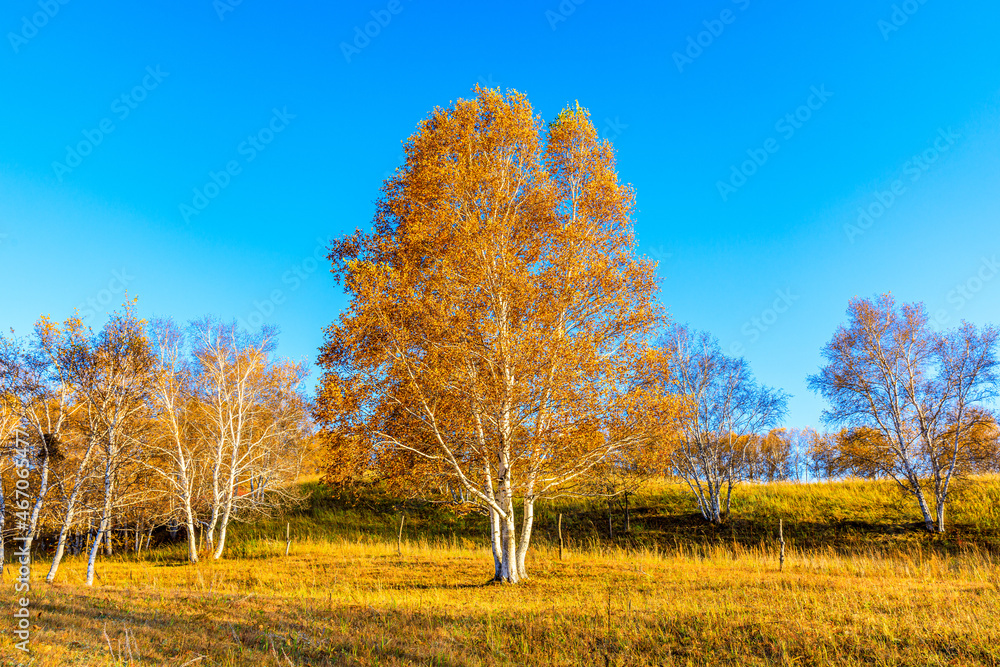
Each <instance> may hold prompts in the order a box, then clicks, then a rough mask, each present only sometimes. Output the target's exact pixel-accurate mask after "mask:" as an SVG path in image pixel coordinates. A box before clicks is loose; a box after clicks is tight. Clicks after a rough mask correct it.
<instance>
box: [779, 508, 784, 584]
mask: <svg viewBox="0 0 1000 667" xmlns="http://www.w3.org/2000/svg"><path fill="white" fill-rule="evenodd" d="M778 542H780V543H781V555H780V556H779V557H778V572H781V571H782V570H784V569H785V529H784V521H783V520H782V519H778Z"/></svg>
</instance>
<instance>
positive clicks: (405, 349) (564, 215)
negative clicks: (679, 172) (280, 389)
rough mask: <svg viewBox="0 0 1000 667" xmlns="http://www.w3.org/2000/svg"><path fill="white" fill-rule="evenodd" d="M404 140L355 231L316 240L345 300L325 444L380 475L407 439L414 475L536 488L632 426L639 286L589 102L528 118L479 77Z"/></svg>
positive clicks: (653, 316) (329, 361)
mask: <svg viewBox="0 0 1000 667" xmlns="http://www.w3.org/2000/svg"><path fill="white" fill-rule="evenodd" d="M405 153H406V163H405V164H404V165H403V166H402V168H400V169H399V170H397V171H396V173H395V174H394V175H393V176H392V177H391V178H390V179H388V180H387V181H386V182H385V184H384V185H383V188H382V199H381V200H380V202H379V205H378V209H377V213H376V217H375V221H374V225H373V230H372V232H371V233H370V234H361V233H359V234H355V235H353V236H351V237H348V238H345V239H343V240H341V241H339V242H337V243H335V244H334V245H333V247H332V249H331V260H332V261H333V262H334V272H335V273H336V274H337V275H338V276H340V277H341V278H342V280H343V284H344V287H345V289H346V290H347V292H348V295H349V296H350V298H351V304H350V307H349V309H348V310H347V311H346V313H345V314H344V315H343V316H342V317H341V318H340V320H339V321H338V322H336V323H334V324H333V325H331V326H330V327H329V328H328V330H327V339H326V344H325V345H324V347H323V350H322V354H321V357H320V364H321V365H322V366H323V367H324V369H325V370H326V375H325V376H324V381H323V385H324V386H323V389H322V390H321V395H320V399H319V401H318V403H319V405H318V406H317V415H319V416H320V417H321V419H322V420H323V421H324V423H325V424H326V425H327V428H328V429H329V430H330V431H331V439H332V440H333V441H339V440H340V439H342V438H356V439H357V440H354V441H352V442H367V449H368V451H369V452H371V462H372V464H373V465H376V466H378V465H380V463H379V462H380V461H381V462H383V463H385V464H386V465H390V466H391V467H392V469H393V470H394V472H395V473H399V472H405V470H401V469H400V468H399V465H398V464H399V461H400V460H401V459H400V454H399V453H400V452H406V456H405V457H404V459H405V460H406V461H407V462H408V467H407V468H406V470H411V471H412V470H415V471H418V473H419V474H420V475H428V474H430V475H451V476H452V477H455V478H458V479H464V480H466V481H463V484H466V483H468V484H476V485H479V488H480V489H483V488H485V487H483V486H482V485H484V484H486V482H484V481H483V480H484V475H485V476H486V477H488V478H489V479H492V480H494V481H496V480H498V479H503V481H504V483H512V484H513V485H514V487H515V488H517V489H520V490H521V492H523V491H524V490H525V489H534V490H535V491H532V492H533V493H534V492H539V491H538V489H539V485H538V484H536V482H537V481H538V480H540V479H542V478H543V477H544V478H545V479H546V480H547V481H546V484H551V488H553V489H554V488H555V487H556V486H558V484H559V483H561V482H562V481H564V480H566V479H569V478H574V477H576V476H577V475H580V474H582V473H584V472H585V471H586V470H587V469H589V467H591V466H593V465H594V464H595V463H596V462H597V461H599V460H601V459H602V458H603V457H606V456H607V455H608V454H609V453H610V452H612V451H614V450H616V449H618V448H620V447H622V446H624V445H623V443H624V442H626V441H628V442H633V441H635V440H636V438H638V437H640V435H642V437H646V436H645V431H646V430H648V429H646V427H645V424H640V421H641V420H638V419H636V418H635V417H634V416H635V415H637V414H639V413H640V412H641V413H643V414H645V412H646V410H647V408H646V406H645V405H642V406H640V405H639V401H640V399H641V398H642V397H644V396H646V394H644V393H643V392H642V391H641V390H640V388H639V376H638V373H637V371H638V366H639V360H640V358H641V355H642V353H643V350H644V349H645V348H646V347H647V345H646V342H647V339H648V337H649V335H650V333H651V332H652V331H653V330H654V328H655V327H656V325H657V324H658V323H659V320H660V318H661V313H660V311H659V308H658V306H657V305H656V303H655V300H654V294H655V291H656V282H655V278H654V274H653V266H652V264H650V263H648V262H646V261H643V260H639V259H637V258H636V257H635V256H634V255H633V251H634V246H635V242H634V237H633V232H632V218H631V216H632V212H633V209H634V195H633V192H632V189H631V187H630V186H628V185H626V184H621V183H619V181H618V175H617V173H616V172H615V165H614V154H613V150H612V148H611V146H610V144H608V143H607V142H602V141H600V140H599V139H598V136H597V132H596V129H595V128H594V126H593V124H592V123H591V122H590V119H589V116H588V114H587V113H586V111H585V110H583V109H580V108H579V107H577V108H576V109H573V110H567V111H564V112H563V113H562V114H560V116H559V117H558V118H557V119H556V120H555V121H554V122H553V123H551V124H550V125H549V126H548V127H547V128H545V127H544V126H543V125H542V123H541V122H540V120H539V119H538V118H537V117H536V116H535V115H534V111H533V110H532V108H531V106H530V104H529V103H528V101H527V99H526V98H525V97H524V96H523V95H521V94H519V93H516V92H511V93H508V94H506V95H504V94H501V93H500V92H498V91H493V90H483V89H477V90H476V97H475V98H473V99H468V100H459V101H458V102H456V103H455V104H453V105H452V106H450V107H449V108H447V109H437V110H435V111H434V113H433V114H431V116H430V117H429V118H428V119H427V120H425V121H424V122H423V123H422V124H421V125H420V127H419V128H418V131H417V132H416V133H415V134H414V135H413V136H412V137H411V138H410V140H409V141H408V143H407V145H406V149H405ZM640 407H641V409H640ZM660 409H662V410H663V411H664V412H667V411H668V410H669V409H670V407H669V406H668V405H666V403H664V404H663V405H662V406H660ZM630 415H631V416H630ZM338 446H339V445H338ZM335 456H336V455H335ZM344 458H345V461H348V460H351V459H352V457H351V456H345V457H344ZM417 461H419V462H420V463H419V465H418V463H417ZM335 463H336V462H335V461H334V464H335ZM484 471H485V472H484ZM512 471H513V472H512ZM487 473H488V474H487ZM468 480H472V481H471V482H470V481H468ZM491 483H492V482H491ZM546 488H549V487H546ZM489 492H492V490H489Z"/></svg>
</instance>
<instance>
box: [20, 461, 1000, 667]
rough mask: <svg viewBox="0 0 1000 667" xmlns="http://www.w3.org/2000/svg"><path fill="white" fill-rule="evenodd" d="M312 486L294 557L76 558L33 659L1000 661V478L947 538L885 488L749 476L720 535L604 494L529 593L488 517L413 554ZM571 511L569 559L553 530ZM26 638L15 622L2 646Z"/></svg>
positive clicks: (49, 590)
mask: <svg viewBox="0 0 1000 667" xmlns="http://www.w3.org/2000/svg"><path fill="white" fill-rule="evenodd" d="M312 490H313V491H314V492H315V493H314V494H313V497H312V498H311V499H310V501H309V502H308V503H307V505H306V506H304V507H303V508H302V509H301V510H299V511H298V512H295V513H293V514H292V515H291V516H289V517H288V518H287V520H288V521H290V522H291V523H292V530H293V534H294V535H295V536H296V539H295V541H294V542H293V545H292V549H291V554H290V555H289V556H288V557H285V556H284V555H283V554H284V546H285V545H284V540H283V534H284V528H285V519H281V520H277V519H276V520H274V521H271V522H269V523H267V524H262V525H258V526H256V527H254V528H252V529H251V528H244V529H243V530H240V531H237V533H236V534H235V535H234V538H233V542H232V546H233V549H232V552H231V554H230V557H229V558H227V559H224V560H222V561H220V562H204V563H199V564H197V565H188V564H185V563H183V561H182V560H181V555H182V554H181V551H180V550H179V549H178V548H176V547H170V546H165V547H161V548H159V549H154V551H153V552H152V553H151V554H149V556H148V557H145V556H144V558H143V559H141V560H137V559H135V558H134V557H133V556H130V555H122V556H115V557H112V558H110V559H104V560H102V561H101V562H100V563H99V568H98V572H99V575H100V580H99V582H98V585H97V586H95V587H94V588H93V589H88V588H86V587H85V586H83V585H82V582H83V577H84V568H85V563H84V562H83V561H82V559H79V558H71V559H70V560H69V561H68V562H67V563H66V565H65V566H64V570H61V571H60V575H59V578H58V580H57V582H56V583H55V584H53V585H51V586H48V585H45V584H44V583H41V582H37V583H36V584H35V585H34V590H33V593H32V604H31V607H32V609H33V611H34V612H36V614H37V616H36V618H35V619H34V628H33V639H32V645H33V647H34V649H35V654H34V662H33V663H32V664H33V665H37V666H39V667H47V666H50V665H51V666H61V665H95V666H96V665H125V664H128V663H129V659H130V656H131V663H132V664H135V665H175V666H177V667H180V666H181V665H185V664H188V665H192V666H193V665H260V666H264V665H268V666H270V665H275V666H276V665H341V664H344V665H404V664H418V665H425V664H427V665H431V664H433V665H525V664H530V665H595V664H596V665H637V666H639V665H664V664H667V665H669V664H677V665H687V664H699V665H700V664H735V663H739V664H797V665H812V664H816V665H820V664H823V665H825V664H886V665H890V664H893V665H895V664H906V665H965V664H969V665H973V664H985V665H998V664H1000V620H998V619H997V612H998V610H1000V573H998V569H997V564H998V558H997V556H996V555H995V554H996V553H997V552H996V550H995V544H996V540H997V532H998V531H997V524H996V521H997V513H998V493H1000V482H998V481H997V480H995V479H981V480H976V481H975V482H970V483H968V484H967V485H966V486H965V487H964V488H963V489H962V490H961V494H960V497H959V498H958V499H957V501H956V506H955V511H954V523H955V527H954V531H953V532H954V535H953V536H951V537H946V538H940V537H932V536H929V535H923V534H921V533H920V532H919V530H916V529H915V528H914V526H913V523H914V520H915V517H914V516H913V512H912V509H911V508H910V507H909V505H908V504H907V503H906V502H905V501H904V500H903V499H902V498H901V497H900V496H899V495H898V492H896V491H895V490H894V489H892V487H891V486H889V485H883V484H874V483H871V482H846V483H838V484H820V485H793V484H778V485H771V486H747V487H743V488H741V489H740V490H739V492H740V495H739V497H738V499H737V500H738V501H739V504H738V505H734V509H735V510H736V511H737V512H738V513H739V516H738V517H735V518H734V521H733V522H732V524H731V525H730V526H726V527H724V528H722V529H707V528H706V527H704V526H702V525H701V524H700V523H699V522H697V521H695V520H694V518H693V517H692V516H691V509H692V507H691V501H690V499H688V498H687V497H686V496H684V495H683V494H682V493H681V489H679V488H678V487H676V486H674V485H671V484H668V483H660V484H656V485H654V486H653V487H652V488H651V490H650V492H649V493H648V494H644V495H643V496H641V497H640V498H639V499H638V502H637V507H638V508H637V509H636V511H635V513H634V515H633V523H632V529H633V530H632V531H631V533H630V534H628V535H621V534H619V535H618V536H616V537H615V538H614V539H613V540H611V539H608V537H607V514H606V506H602V504H601V503H597V502H595V503H588V502H580V501H577V502H566V503H562V504H559V505H556V506H554V507H549V508H548V509H546V510H545V512H544V513H543V514H542V516H541V517H540V522H539V527H540V531H539V538H540V539H539V540H538V542H537V543H536V548H534V549H533V551H532V553H531V555H530V557H529V570H530V574H531V579H530V580H529V581H528V582H527V583H525V584H523V585H519V586H498V585H492V584H486V583H485V582H486V580H487V579H488V578H489V576H490V574H491V562H490V559H489V554H488V551H487V549H486V548H485V546H484V543H485V536H484V534H483V530H484V529H483V526H482V523H483V521H482V519H480V518H477V517H459V516H454V515H452V514H451V513H450V512H447V511H446V510H442V509H441V508H434V507H419V506H409V507H406V508H405V510H406V511H407V516H408V519H407V526H408V527H407V529H406V531H405V532H406V535H407V539H406V542H405V543H404V546H403V550H402V554H401V555H397V553H396V542H395V532H394V531H395V530H396V528H397V527H398V523H396V522H397V521H398V513H395V512H398V510H400V509H401V508H400V507H396V508H395V510H394V508H393V506H392V503H391V499H388V498H384V497H381V496H380V495H378V494H366V495H365V496H363V497H361V498H355V499H351V500H350V502H347V500H348V499H345V498H336V497H331V496H330V495H328V494H326V493H323V492H320V490H318V489H317V488H316V487H312ZM734 502H736V501H734ZM559 511H561V512H563V513H564V519H563V525H564V529H565V531H566V532H567V533H568V534H569V535H570V538H571V544H570V548H569V550H568V551H567V553H566V554H565V557H564V559H563V560H560V559H559V556H558V550H557V549H556V548H555V547H554V546H552V543H551V542H550V541H549V540H548V536H547V533H548V532H549V531H548V525H549V523H550V522H551V520H552V518H553V516H554V514H553V513H557V512H559ZM779 517H781V518H782V519H783V520H784V521H785V525H786V538H788V539H789V540H790V541H791V542H792V543H793V544H792V546H790V548H789V553H788V560H787V562H786V563H785V567H784V571H782V572H779V571H778V562H777V552H776V545H775V544H774V540H773V533H774V530H772V524H776V523H777V519H778V518H779ZM615 521H616V522H620V517H618V516H616V517H615ZM616 529H617V526H616ZM602 531H603V532H602ZM35 574H36V575H39V576H40V575H42V574H44V572H43V571H42V568H38V569H37V570H36V572H35ZM8 581H9V575H8ZM6 586H7V588H6V590H8V591H9V590H10V588H9V583H8V584H6ZM11 597H13V596H12V594H11ZM10 606H11V607H12V605H10ZM8 622H9V621H8ZM14 653H15V652H14V650H13V642H12V640H11V637H10V635H9V634H7V633H5V634H4V635H3V638H2V639H0V655H2V656H3V657H4V659H5V660H8V662H9V664H16V663H14V662H13V661H12V660H13V656H14ZM5 664H7V663H5Z"/></svg>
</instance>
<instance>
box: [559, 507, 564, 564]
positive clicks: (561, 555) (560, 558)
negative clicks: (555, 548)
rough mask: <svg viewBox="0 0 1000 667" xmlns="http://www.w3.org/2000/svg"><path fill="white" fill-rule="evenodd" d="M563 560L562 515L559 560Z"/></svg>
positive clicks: (560, 517) (560, 516)
mask: <svg viewBox="0 0 1000 667" xmlns="http://www.w3.org/2000/svg"><path fill="white" fill-rule="evenodd" d="M562 559H563V539H562V514H560V515H559V560H562Z"/></svg>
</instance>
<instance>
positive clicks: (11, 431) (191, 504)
mask: <svg viewBox="0 0 1000 667" xmlns="http://www.w3.org/2000/svg"><path fill="white" fill-rule="evenodd" d="M275 347H276V339H275V332H274V331H273V330H269V329H263V330H262V331H261V332H259V333H257V334H255V335H251V334H249V333H247V332H245V331H241V330H240V329H238V328H237V326H236V325H235V324H227V323H223V322H220V321H217V320H215V319H213V318H204V319H201V320H198V321H195V322H191V323H190V324H188V325H187V326H184V327H181V326H179V325H178V324H176V323H175V322H174V321H173V320H171V319H155V320H151V321H148V322H147V321H143V320H141V319H139V318H138V317H137V316H136V314H135V311H134V304H133V303H130V304H126V305H125V306H124V307H123V308H122V309H121V310H120V311H119V312H116V313H113V314H111V316H110V318H109V320H108V322H107V324H106V325H105V326H104V327H103V328H101V329H100V331H96V332H95V331H92V330H91V329H89V328H87V327H85V326H84V324H83V322H82V321H81V320H80V319H79V318H78V317H70V318H69V319H67V320H66V321H65V322H63V323H61V324H59V323H57V322H54V321H52V320H50V319H49V318H45V317H43V318H41V319H40V320H39V321H38V323H37V324H36V326H35V328H34V332H33V334H32V335H31V336H29V337H27V338H17V337H13V336H11V337H0V382H2V384H0V429H2V430H0V442H2V443H3V446H4V450H3V452H2V454H3V455H2V456H0V465H2V468H0V482H2V483H3V484H4V485H5V486H9V485H10V484H11V482H12V479H11V473H10V469H11V467H12V465H13V460H12V458H11V456H12V452H13V451H14V450H15V449H23V448H25V447H26V448H27V450H28V451H29V452H30V456H29V467H30V475H29V478H28V481H29V495H30V497H31V500H30V502H27V503H22V505H26V507H16V506H11V507H0V516H2V517H3V519H0V521H3V522H4V525H3V526H0V528H2V529H3V530H2V531H0V532H2V534H3V535H4V537H6V538H9V537H10V535H11V534H12V533H13V532H15V531H18V532H21V533H22V534H23V532H24V531H26V532H27V534H28V535H29V539H30V540H31V541H32V542H34V543H35V544H34V547H35V551H36V552H40V551H44V552H46V553H50V554H51V556H52V561H51V565H50V567H49V571H48V574H47V576H46V579H47V581H52V580H53V579H54V578H55V576H56V573H57V572H58V570H59V566H60V563H61V561H62V559H63V558H64V557H65V555H66V554H67V553H80V552H83V551H85V552H86V553H87V561H88V564H87V583H88V585H89V584H92V583H93V580H94V576H95V567H96V561H97V557H98V555H99V553H100V552H101V551H104V552H105V553H107V554H111V553H113V550H114V549H116V548H118V549H124V548H131V549H135V550H140V549H141V548H142V547H143V546H144V545H146V546H147V547H148V544H149V543H150V541H151V539H152V535H153V532H154V531H155V530H157V529H161V530H164V531H169V533H170V534H172V535H174V536H178V535H180V534H181V533H183V535H184V538H185V539H186V542H187V557H188V559H189V560H191V561H197V560H198V558H199V553H200V552H201V553H207V554H208V555H210V556H211V557H212V558H220V557H221V556H222V555H223V553H224V550H225V546H226V536H227V532H228V530H229V528H230V525H231V523H232V522H233V521H239V520H252V518H253V517H255V516H261V515H267V514H269V513H271V512H272V511H274V510H276V509H279V508H280V507H281V506H282V505H284V504H285V503H287V502H289V501H292V500H294V491H293V488H292V482H294V480H295V478H296V477H297V475H298V473H299V471H300V469H301V466H302V463H303V455H304V452H305V447H306V444H307V443H308V441H309V438H310V436H311V433H310V428H311V427H310V421H309V406H308V403H307V400H306V398H305V396H304V394H303V393H302V391H301V384H302V382H303V380H304V377H305V370H304V368H303V366H302V365H301V364H297V363H292V362H290V361H287V360H280V359H276V358H274V350H275ZM0 491H4V493H0V497H9V494H8V493H6V492H5V491H7V489H2V490H0ZM3 510H5V511H3ZM28 546H29V548H31V546H32V543H31V542H29V544H28ZM43 547H44V549H43ZM0 549H2V546H0Z"/></svg>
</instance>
